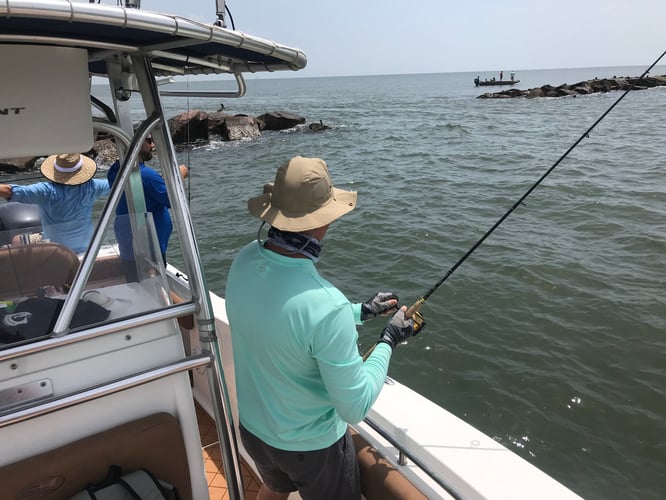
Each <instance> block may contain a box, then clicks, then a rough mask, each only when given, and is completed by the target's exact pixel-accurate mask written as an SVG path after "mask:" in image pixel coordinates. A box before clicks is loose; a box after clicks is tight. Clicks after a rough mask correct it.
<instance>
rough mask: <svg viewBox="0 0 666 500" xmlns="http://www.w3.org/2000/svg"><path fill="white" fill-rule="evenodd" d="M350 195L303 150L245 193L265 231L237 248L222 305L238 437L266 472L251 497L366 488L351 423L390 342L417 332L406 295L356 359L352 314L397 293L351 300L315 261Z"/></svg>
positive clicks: (388, 307) (350, 203) (391, 305)
mask: <svg viewBox="0 0 666 500" xmlns="http://www.w3.org/2000/svg"><path fill="white" fill-rule="evenodd" d="M355 204H356V193H355V192H349V191H343V190H340V189H337V188H334V187H333V186H332V184H331V180H330V177H329V173H328V169H327V167H326V163H324V161H323V160H321V159H318V158H303V157H295V158H292V159H291V160H290V161H289V162H287V163H286V164H285V165H283V166H282V167H280V168H279V169H278V172H277V175H276V177H275V182H274V184H273V186H272V189H271V190H270V192H268V193H265V194H263V195H261V196H258V197H255V198H252V199H250V200H249V201H248V208H249V211H250V213H252V214H253V215H255V216H257V217H259V218H260V219H261V220H262V221H264V223H268V224H269V225H270V229H269V232H268V240H266V241H263V242H262V241H254V242H252V243H250V244H249V245H247V246H246V247H244V248H243V249H242V250H241V251H240V252H239V254H238V255H237V256H236V258H235V259H234V261H233V263H232V265H231V269H230V271H229V276H228V279H227V288H226V309H227V316H228V318H229V324H230V326H231V335H232V344H233V353H234V365H235V371H236V389H237V394H238V406H239V419H240V424H241V425H240V432H241V439H242V441H243V444H244V446H245V448H246V450H247V451H248V453H249V454H250V455H251V456H252V458H253V460H254V461H255V464H256V465H257V468H258V470H259V472H260V474H261V476H262V480H263V482H264V484H263V485H262V487H261V490H260V492H259V497H258V498H262V499H267V498H274V499H286V498H287V496H288V495H289V492H291V491H296V490H298V491H299V493H300V495H301V497H302V498H304V499H308V498H312V499H326V498H331V499H337V498H345V499H354V498H360V497H361V492H360V482H359V476H358V464H357V461H356V453H355V450H354V446H353V443H352V441H351V434H350V432H349V429H348V425H347V423H357V422H359V421H361V420H362V419H363V418H364V417H365V416H366V415H367V413H368V411H369V410H370V407H371V406H372V404H373V403H374V402H375V400H376V399H377V396H378V395H379V392H380V390H381V388H382V385H383V383H384V379H385V377H386V374H387V371H388V365H389V360H390V357H391V353H392V351H393V348H394V347H395V345H397V344H398V343H400V342H402V341H403V340H405V339H406V338H408V337H410V336H411V335H413V334H414V322H413V320H412V319H411V318H406V317H405V314H404V312H405V309H406V308H405V307H403V308H401V309H400V310H398V311H397V312H395V314H394V316H393V318H392V319H391V321H390V322H389V323H388V324H387V325H386V328H385V329H384V330H383V332H382V334H381V336H380V340H379V342H378V345H377V347H376V348H375V349H374V351H373V352H372V354H371V355H370V356H369V357H368V359H367V360H366V362H363V359H362V358H361V356H360V355H359V352H358V348H357V340H358V333H357V331H356V325H357V324H360V323H361V322H362V321H364V320H367V319H370V318H372V317H374V316H376V315H377V314H382V315H385V314H390V313H391V312H393V311H396V309H397V304H398V300H397V296H395V295H393V294H392V293H378V294H377V295H375V296H374V297H372V298H371V299H369V300H368V301H367V302H366V303H364V304H352V303H350V302H349V300H347V298H346V297H345V296H344V295H343V294H342V292H340V291H339V290H338V289H337V288H335V287H334V286H333V285H332V284H331V283H329V282H328V281H327V280H325V279H324V278H322V277H321V276H320V275H319V273H318V272H317V270H316V268H315V263H316V261H317V260H318V258H319V253H320V251H321V240H322V238H323V237H324V235H325V234H326V231H327V230H328V227H329V224H330V223H331V222H333V221H334V220H335V219H337V218H338V217H340V216H342V215H344V214H345V213H347V212H350V211H351V210H352V209H353V208H354V206H355ZM262 225H263V223H262Z"/></svg>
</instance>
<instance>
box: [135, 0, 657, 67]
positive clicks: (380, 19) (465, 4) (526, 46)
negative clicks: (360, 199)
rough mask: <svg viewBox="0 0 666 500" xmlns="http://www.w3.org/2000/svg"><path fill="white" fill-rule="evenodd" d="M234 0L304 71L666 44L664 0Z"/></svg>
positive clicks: (529, 61) (208, 15)
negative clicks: (297, 56) (291, 51)
mask: <svg viewBox="0 0 666 500" xmlns="http://www.w3.org/2000/svg"><path fill="white" fill-rule="evenodd" d="M227 6H228V8H229V10H230V11H231V14H232V16H233V20H234V23H235V27H236V29H237V30H240V31H244V32H246V33H249V34H253V35H257V36H261V37H262V38H268V39H272V40H275V41H277V42H280V43H282V44H285V45H289V46H292V47H298V48H300V49H301V50H303V52H305V54H306V56H307V58H308V65H307V67H306V68H305V70H303V71H301V72H299V75H301V76H344V75H374V74H395V73H448V72H458V71H473V72H477V71H499V70H500V69H503V70H504V71H505V72H506V71H511V70H516V71H519V70H523V69H546V68H575V67H594V66H633V65H640V66H646V67H647V66H648V65H649V64H651V63H652V62H653V61H654V60H655V59H656V58H657V57H658V56H659V55H660V54H661V53H662V52H663V51H664V50H666V29H665V28H664V23H666V0H630V1H627V0H556V1H554V2H544V1H537V0H503V1H500V0H457V1H452V0H412V1H401V2H398V1H396V0H338V1H329V2H324V1H321V0H319V1H318V0H228V1H227ZM142 8H143V9H146V10H158V11H163V12H169V13H172V14H177V15H181V16H184V17H189V18H192V19H196V20H199V21H204V22H212V21H214V20H215V2H214V0H179V1H175V0H142ZM227 21H228V25H229V27H231V23H230V21H229V19H228V18H227ZM663 62H664V61H662V63H663Z"/></svg>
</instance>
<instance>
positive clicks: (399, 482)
mask: <svg viewBox="0 0 666 500" xmlns="http://www.w3.org/2000/svg"><path fill="white" fill-rule="evenodd" d="M352 439H353V440H354V447H355V448H356V457H357V459H358V468H359V472H360V474H361V491H362V492H363V496H364V497H365V498H367V499H368V500H373V499H378V500H379V499H381V500H404V499H405V498H409V499H410V500H427V498H428V497H427V496H426V495H424V494H423V493H422V492H421V490H419V489H418V488H417V487H416V486H414V485H413V484H412V483H411V482H410V481H409V480H408V479H407V478H405V476H403V475H402V474H401V473H400V471H399V470H398V469H396V468H395V467H394V466H393V465H392V464H391V463H390V462H389V461H388V460H386V459H385V458H383V457H382V456H381V455H380V454H379V452H378V451H377V450H376V449H375V448H373V447H372V446H370V444H368V442H367V441H366V440H365V439H364V438H363V437H362V436H361V435H360V434H359V433H358V432H356V431H355V430H352Z"/></svg>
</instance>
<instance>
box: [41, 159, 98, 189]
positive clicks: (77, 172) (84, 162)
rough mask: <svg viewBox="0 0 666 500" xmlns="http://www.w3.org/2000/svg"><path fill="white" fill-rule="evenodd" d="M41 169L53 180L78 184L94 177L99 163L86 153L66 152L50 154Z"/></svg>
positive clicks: (60, 182)
mask: <svg viewBox="0 0 666 500" xmlns="http://www.w3.org/2000/svg"><path fill="white" fill-rule="evenodd" d="M39 169H40V170H41V171H42V175H43V176H44V177H46V178H47V179H48V180H50V181H52V182H56V183H58V184H67V185H69V186H76V185H78V184H83V183H84V182H88V181H89V180H90V179H92V178H93V176H94V175H95V172H96V171H97V164H96V163H95V160H93V159H91V158H88V157H87V156H85V155H81V154H79V153H65V154H59V155H51V156H49V157H48V158H47V159H46V160H44V162H43V163H42V166H41V167H39Z"/></svg>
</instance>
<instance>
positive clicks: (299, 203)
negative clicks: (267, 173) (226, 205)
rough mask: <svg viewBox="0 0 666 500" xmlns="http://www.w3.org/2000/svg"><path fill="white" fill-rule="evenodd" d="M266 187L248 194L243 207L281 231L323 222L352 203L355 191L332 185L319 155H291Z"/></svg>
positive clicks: (350, 207) (294, 229) (332, 219)
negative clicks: (261, 191)
mask: <svg viewBox="0 0 666 500" xmlns="http://www.w3.org/2000/svg"><path fill="white" fill-rule="evenodd" d="M266 191H268V189H264V194H262V195H260V196H255V197H254V198H250V199H249V200H248V201H247V208H248V210H249V211H250V213H251V214H252V215H254V216H256V217H259V218H260V219H261V220H263V221H265V222H267V223H268V224H270V225H271V226H273V227H276V228H278V229H281V230H283V231H291V232H300V231H307V230H310V229H315V228H318V227H322V226H325V225H327V224H330V223H331V222H333V221H334V220H335V219H337V218H338V217H341V216H343V215H344V214H346V213H347V212H351V211H352V210H353V208H354V206H355V205H356V192H354V191H344V190H342V189H338V188H335V187H333V184H332V183H331V177H330V176H329V173H328V168H327V167H326V163H325V162H324V160H321V159H319V158H303V157H302V156H296V157H294V158H292V159H291V160H289V161H288V162H287V163H285V164H284V165H282V166H281V167H280V168H279V169H278V171H277V174H275V182H274V183H273V189H272V190H270V192H266Z"/></svg>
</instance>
